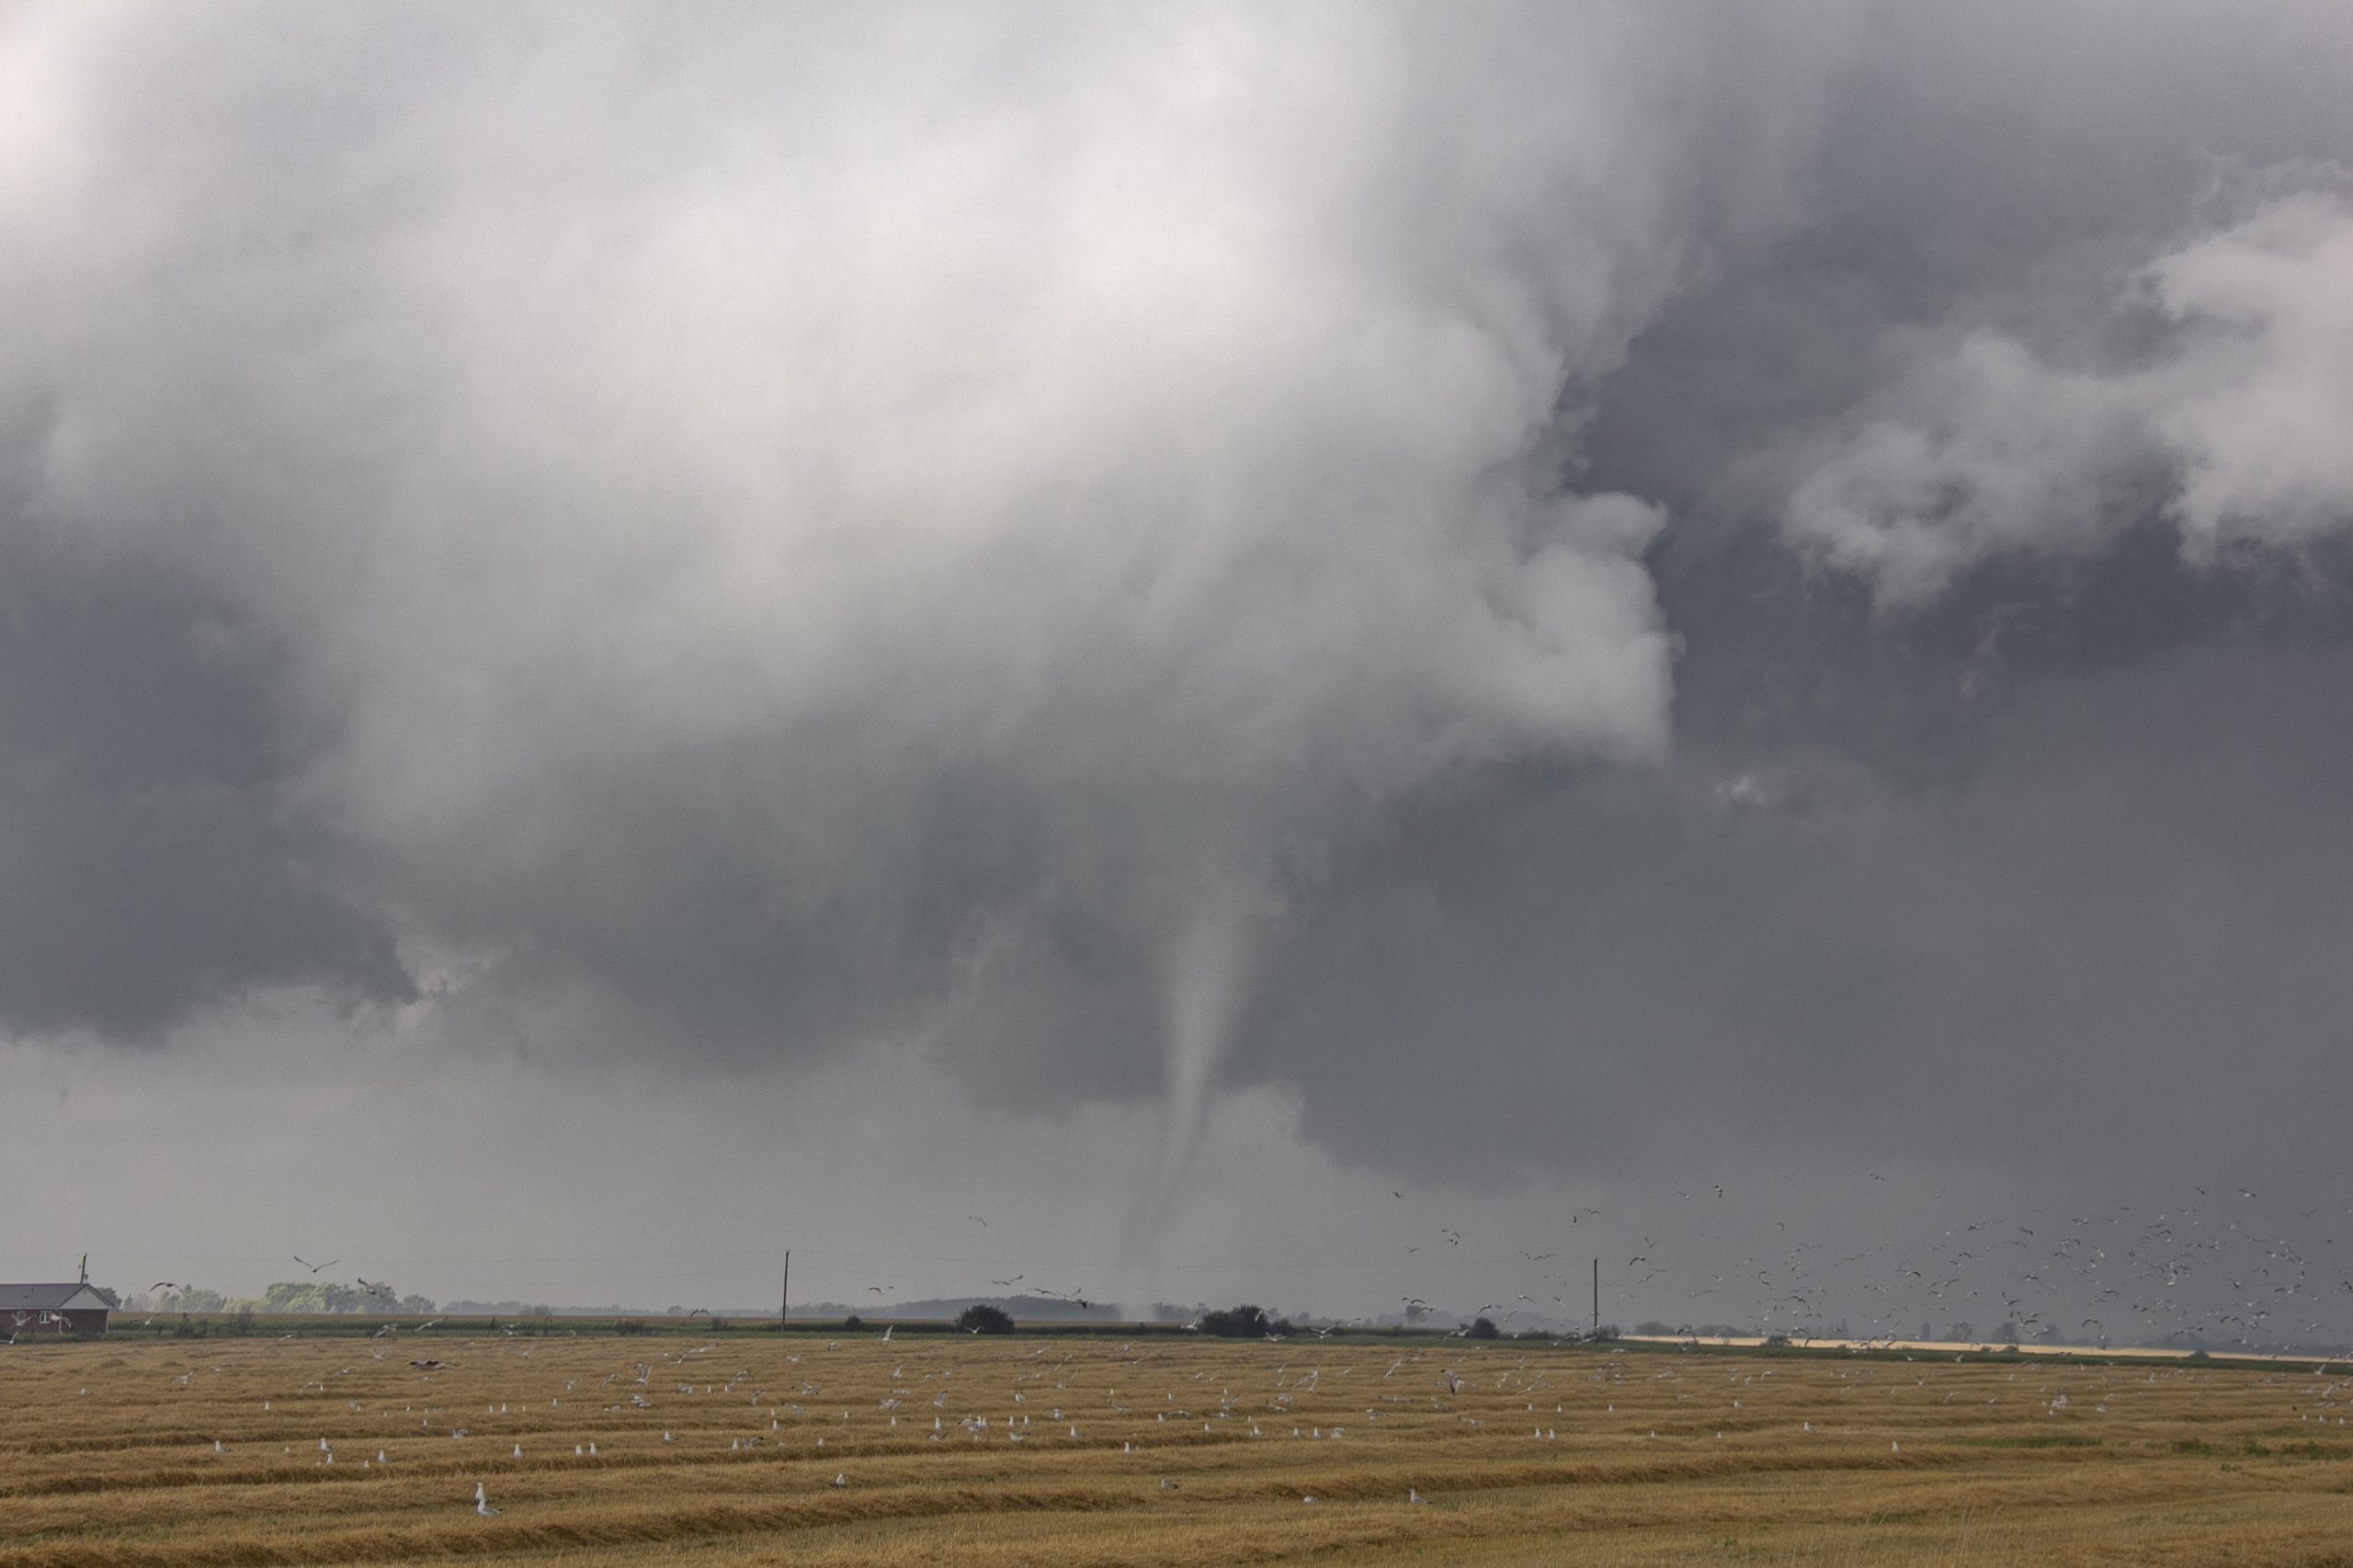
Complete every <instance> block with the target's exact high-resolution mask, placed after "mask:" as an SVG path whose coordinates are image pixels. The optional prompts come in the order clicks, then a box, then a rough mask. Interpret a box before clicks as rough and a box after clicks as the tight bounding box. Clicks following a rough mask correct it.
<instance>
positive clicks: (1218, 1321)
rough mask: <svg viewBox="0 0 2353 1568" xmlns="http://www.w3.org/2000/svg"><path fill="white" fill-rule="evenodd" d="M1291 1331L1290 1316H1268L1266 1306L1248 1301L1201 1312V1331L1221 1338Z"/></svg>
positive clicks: (1238, 1337)
mask: <svg viewBox="0 0 2353 1568" xmlns="http://www.w3.org/2000/svg"><path fill="white" fill-rule="evenodd" d="M1290 1331H1291V1329H1290V1319H1289V1318H1277V1317H1268V1316H1267V1309H1266V1308H1264V1307H1254V1306H1250V1305H1247V1304H1246V1303H1245V1305H1242V1306H1239V1307H1227V1308H1225V1309H1224V1310H1223V1311H1222V1312H1203V1313H1202V1314H1201V1332H1202V1333H1203V1334H1213V1335H1217V1336H1218V1337H1219V1338H1220V1339H1263V1338H1265V1337H1267V1335H1279V1334H1289V1333H1290Z"/></svg>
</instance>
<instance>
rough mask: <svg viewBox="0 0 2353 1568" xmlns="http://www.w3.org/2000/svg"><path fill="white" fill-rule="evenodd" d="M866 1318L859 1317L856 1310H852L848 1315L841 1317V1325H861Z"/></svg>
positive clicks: (850, 1326)
mask: <svg viewBox="0 0 2353 1568" xmlns="http://www.w3.org/2000/svg"><path fill="white" fill-rule="evenodd" d="M865 1322H866V1320H865V1319H864V1318H862V1317H859V1316H858V1314H857V1313H856V1312H852V1313H850V1314H849V1316H847V1317H846V1318H844V1319H842V1326H843V1327H844V1328H858V1327H861V1326H863V1325H864V1324H865Z"/></svg>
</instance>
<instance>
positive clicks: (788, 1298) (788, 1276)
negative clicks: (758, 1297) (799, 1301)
mask: <svg viewBox="0 0 2353 1568" xmlns="http://www.w3.org/2000/svg"><path fill="white" fill-rule="evenodd" d="M791 1317H792V1249H791V1248H790V1247H787V1248H786V1249H785V1253H784V1289H783V1290H781V1291H780V1292H779V1294H778V1296H777V1299H776V1326H777V1332H778V1333H779V1334H781V1333H783V1332H784V1325H785V1324H786V1323H788V1322H789V1321H790V1319H791Z"/></svg>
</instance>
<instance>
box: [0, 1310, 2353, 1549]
mask: <svg viewBox="0 0 2353 1568" xmlns="http://www.w3.org/2000/svg"><path fill="white" fill-rule="evenodd" d="M412 1358H416V1359H428V1360H436V1361H439V1362H442V1363H444V1365H443V1366H441V1367H438V1368H431V1367H426V1368H418V1367H415V1366H412V1365H411V1361H412ZM1449 1374H1451V1378H1452V1381H1454V1383H1455V1385H1456V1386H1452V1387H1449ZM2348 1406H2353V1384H2347V1383H2346V1382H2343V1381H2337V1380H2335V1379H2331V1378H2324V1377H2320V1376H2316V1375H2314V1374H2313V1372H2312V1371H2311V1370H2310V1369H2303V1370H2302V1373H2301V1374H2298V1373H2294V1372H2288V1371H2275V1372H2250V1371H2242V1370H2230V1369H2210V1368H2202V1367H2194V1366H2190V1367H2165V1368H2155V1369H2152V1368H2149V1367H2146V1366H2118V1367H2083V1366H2048V1365H2030V1366H2012V1365H2003V1364H1988V1363H1968V1364H1955V1363H1952V1362H1949V1361H1928V1360H1921V1361H1916V1362H1905V1361H1866V1360H1860V1359H1846V1360H1816V1359H1802V1358H1755V1357H1733V1356H1710V1355H1705V1354H1689V1353H1682V1354H1677V1353H1671V1352H1649V1353H1643V1352H1627V1351H1620V1352H1615V1353H1611V1352H1603V1351H1597V1350H1572V1349H1549V1348H1548V1349H1537V1350H1532V1351H1531V1350H1523V1349H1521V1348H1520V1347H1518V1346H1512V1345H1508V1344H1506V1345H1501V1346H1485V1347H1480V1346H1474V1345H1472V1344H1469V1343H1449V1344H1447V1345H1445V1346H1443V1347H1438V1346H1428V1345H1418V1346H1392V1345H1386V1344H1381V1343H1371V1342H1365V1343H1343V1342H1336V1341H1334V1342H1316V1341H1290V1342H1286V1343H1280V1344H1266V1343H1222V1342H1215V1341H1211V1342H1202V1341H1199V1340H1191V1339H1187V1340H1183V1341H1176V1342H1169V1341H1144V1342H1139V1343H1138V1344H1136V1345H1135V1346H1132V1347H1127V1348H1123V1347H1122V1346H1120V1344H1119V1343H1118V1342H1116V1341H1108V1340H1095V1339H1087V1340H1078V1339H1073V1340H1040V1339H1036V1338H1026V1337H1025V1338H1007V1339H975V1338H971V1337H964V1336H953V1337H926V1338H909V1339H901V1340H898V1341H897V1342H895V1343H885V1342H882V1341H881V1340H879V1339H878V1338H876V1337H875V1336H874V1335H871V1334H868V1335H864V1336H861V1337H857V1338H846V1339H841V1340H838V1341H835V1342H831V1343H829V1342H827V1341H825V1340H823V1339H815V1338H813V1339H808V1340H788V1339H782V1338H779V1337H776V1336H773V1335H770V1336H755V1335H744V1334H719V1335H712V1336H711V1337H710V1338H709V1339H706V1340H701V1341H680V1340H673V1339H651V1340H650V1339H645V1338H601V1337H600V1338H572V1337H550V1338H544V1339H525V1338H493V1339H464V1340H435V1339H431V1338H423V1339H410V1338H408V1337H406V1336H404V1337H403V1339H402V1340H401V1341H400V1342H399V1343H398V1344H397V1345H392V1344H391V1343H390V1342H381V1343H371V1342H368V1341H361V1340H307V1341H306V1340H291V1341H285V1342H270V1341H236V1340H230V1341H222V1340H215V1341H185V1342H176V1343H168V1344H161V1345H121V1344H115V1345H105V1344H100V1345H65V1346H41V1347H19V1348H17V1349H12V1350H8V1351H6V1352H5V1353H0V1568H99V1565H108V1568H113V1565H127V1568H137V1565H143V1564H165V1563H199V1564H218V1565H221V1568H231V1565H237V1564H248V1563H297V1562H335V1563H380V1562H381V1563H391V1562H436V1561H443V1560H452V1561H457V1560H462V1561H464V1562H472V1563H502V1562H567V1563H580V1564H619V1563H625V1562H629V1563H636V1562H686V1563H695V1564H712V1565H716V1564H722V1563H747V1562H792V1563H813V1564H839V1565H845V1568H847V1565H849V1564H865V1563H880V1562H914V1561H924V1560H930V1559H933V1558H939V1559H942V1560H950V1559H952V1561H954V1562H958V1563H960V1564H997V1563H1004V1564H1012V1563H1039V1562H1054V1563H1129V1562H1135V1563H1204V1564H1207V1563H1229V1562H1292V1561H1309V1560H1313V1561H1318V1562H1345V1563H1391V1562H1400V1563H1402V1562H1415V1563H1435V1562H1477V1563H1526V1564H1535V1563H1555V1562H1601V1563H1627V1564H1636V1563H1670V1562H1673V1563H1682V1562H1835V1563H1852V1564H1868V1563H1896V1562H1952V1563H1986V1564H1992V1563H2018V1562H2052V1563H2061V1562H2064V1563H2100V1562H2112V1563H2132V1564H2146V1563H2204V1562H2215V1563H2221V1562H2230V1563H2308V1564H2321V1563H2336V1564H2353V1427H2347V1426H2344V1425H2343V1415H2344V1414H2345V1413H2346V1411H2347V1407H2348ZM983 1422H984V1423H985V1425H984V1426H983V1425H981V1424H982V1423H983ZM1809 1428H1811V1429H1810V1430H1809ZM216 1442H217V1443H218V1444H219V1445H220V1450H219V1451H216V1450H215V1448H214V1445H215V1443H216ZM592 1445H593V1449H594V1452H593V1453H592V1452H591V1451H590V1450H591V1447H592ZM518 1448H519V1449H520V1455H519V1457H518V1456H517V1451H516V1450H517V1449H518ZM380 1455H381V1461H380V1459H379V1456H380ZM836 1476H839V1477H840V1478H841V1480H842V1482H843V1483H844V1484H841V1485H839V1486H836V1485H835V1477H836ZM476 1483H481V1485H482V1486H483V1488H484V1490H485V1493H486V1494H487V1497H488V1499H489V1502H490V1503H491V1505H492V1506H494V1507H495V1508H496V1509H497V1510H498V1512H496V1513H495V1514H494V1515H483V1514H479V1513H477V1511H476V1509H475V1506H474V1488H475V1485H476ZM1409 1488H1410V1489H1412V1490H1413V1491H1414V1492H1415V1493H1417V1494H1420V1495H1421V1496H1423V1497H1425V1498H1427V1499H1428V1504H1427V1506H1414V1505H1412V1504H1410V1503H1409V1502H1408V1501H1407V1494H1408V1489H1409ZM1311 1496H1312V1497H1313V1498H1314V1499H1316V1501H1315V1502H1313V1503H1312V1504H1311V1503H1308V1502H1305V1501H1304V1499H1306V1498H1308V1497H1311Z"/></svg>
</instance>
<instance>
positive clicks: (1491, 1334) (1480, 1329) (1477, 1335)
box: [1471, 1318, 1495, 1339]
mask: <svg viewBox="0 0 2353 1568" xmlns="http://www.w3.org/2000/svg"><path fill="white" fill-rule="evenodd" d="M1471 1337H1472V1338H1473V1339H1493V1338H1495V1319H1493V1318H1474V1319H1472V1324H1471Z"/></svg>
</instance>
